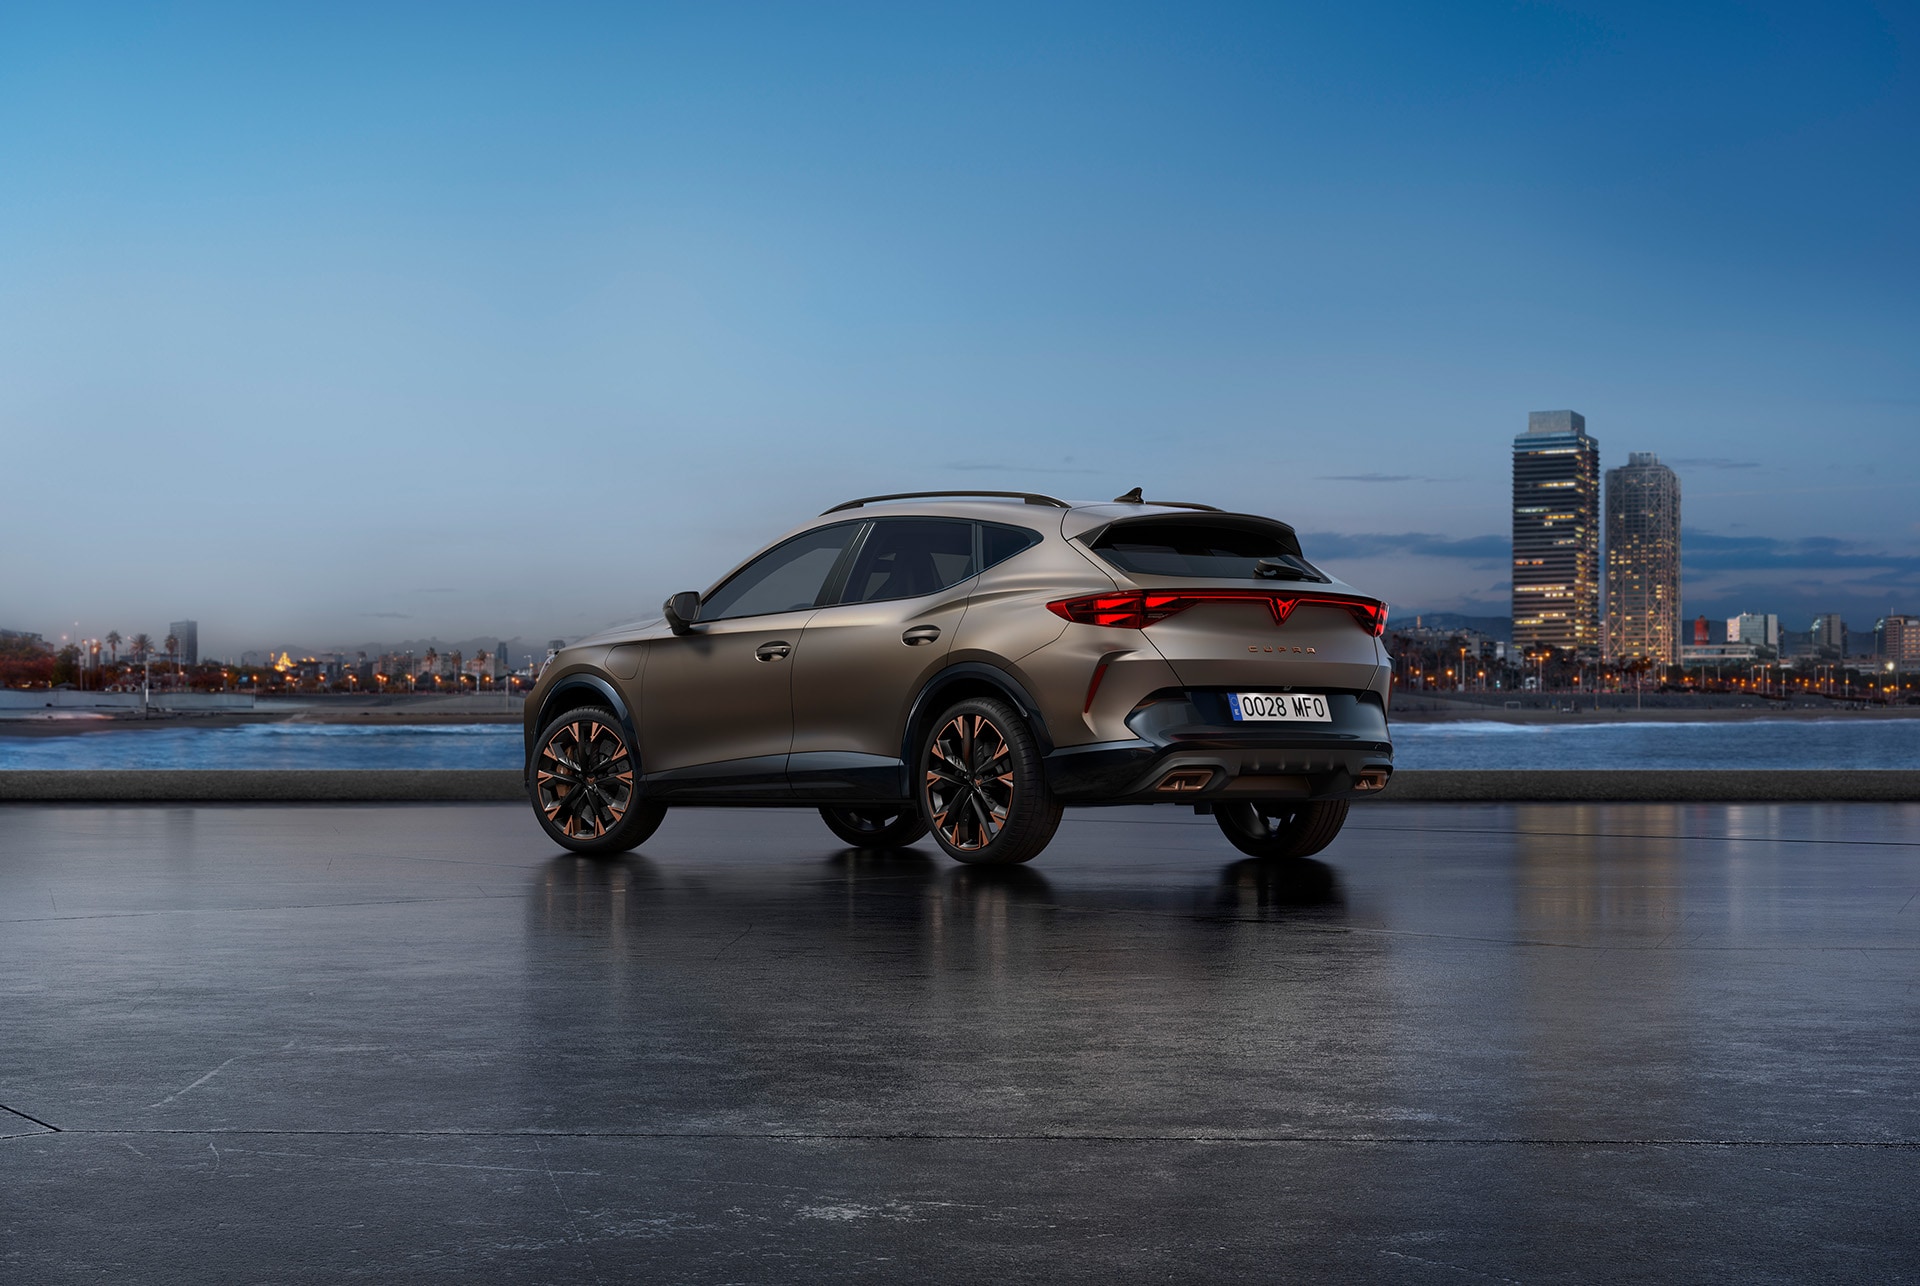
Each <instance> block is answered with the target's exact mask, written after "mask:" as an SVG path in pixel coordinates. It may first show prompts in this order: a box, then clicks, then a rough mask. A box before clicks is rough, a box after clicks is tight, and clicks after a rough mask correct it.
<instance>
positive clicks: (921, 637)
mask: <svg viewBox="0 0 1920 1286" xmlns="http://www.w3.org/2000/svg"><path fill="white" fill-rule="evenodd" d="M939 637H940V627H939V626H938V625H916V626H914V627H913V628H912V629H910V630H908V631H907V632H906V633H905V634H902V635H901V636H900V641H901V642H902V643H905V644H906V645H907V646H909V647H918V646H920V645H921V644H922V643H931V642H933V641H934V640H935V639H937V638H939Z"/></svg>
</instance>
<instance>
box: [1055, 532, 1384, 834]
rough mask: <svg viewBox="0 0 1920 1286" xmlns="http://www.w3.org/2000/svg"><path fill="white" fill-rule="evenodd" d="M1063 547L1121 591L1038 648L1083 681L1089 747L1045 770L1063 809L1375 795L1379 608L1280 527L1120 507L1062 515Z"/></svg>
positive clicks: (1058, 757)
mask: <svg viewBox="0 0 1920 1286" xmlns="http://www.w3.org/2000/svg"><path fill="white" fill-rule="evenodd" d="M1061 534H1062V536H1063V538H1064V539H1065V540H1066V541H1067V543H1068V544H1069V545H1070V546H1071V547H1072V548H1074V549H1075V550H1076V551H1077V552H1078V553H1080V554H1081V555H1082V556H1084V557H1085V558H1086V559H1087V560H1088V561H1089V562H1091V563H1092V564H1094V565H1095V566H1096V567H1098V568H1099V569H1100V571H1102V572H1104V573H1105V574H1106V576H1107V577H1108V578H1110V579H1111V580H1112V582H1113V585H1114V589H1113V592H1111V593H1106V592H1104V591H1103V592H1098V593H1090V594H1074V595H1070V596H1067V597H1063V598H1058V599H1054V600H1052V601H1050V602H1049V603H1048V604H1047V607H1048V610H1049V611H1050V612H1052V614H1053V615H1055V616H1057V617H1059V618H1060V619H1061V620H1062V621H1064V622H1065V623H1066V628H1065V630H1064V631H1063V632H1062V634H1061V635H1060V637H1059V638H1058V639H1057V640H1056V641H1055V642H1053V643H1052V644H1050V645H1049V646H1048V648H1047V649H1045V650H1046V651H1047V652H1049V653H1052V654H1053V664H1054V666H1056V667H1057V666H1059V665H1061V664H1062V663H1063V662H1065V661H1066V660H1067V658H1069V657H1071V658H1073V660H1074V662H1076V663H1078V664H1079V665H1081V666H1083V667H1084V668H1085V670H1086V672H1087V674H1088V683H1087V691H1086V695H1085V698H1084V702H1083V705H1084V708H1083V709H1082V710H1081V711H1080V712H1079V718H1078V720H1077V721H1075V727H1076V732H1078V731H1079V730H1081V729H1084V731H1085V734H1086V737H1085V739H1080V738H1079V737H1074V738H1072V740H1074V741H1077V742H1078V744H1061V745H1058V746H1057V748H1056V749H1055V750H1054V752H1053V754H1052V755H1051V756H1050V757H1049V761H1048V766H1049V778H1050V781H1051V784H1052V786H1053V789H1054V791H1055V793H1056V794H1057V795H1059V796H1060V797H1061V798H1062V799H1063V800H1064V801H1066V802H1070V803H1145V802H1181V803H1191V804H1200V805H1206V804H1210V803H1213V802H1217V801H1224V800H1234V799H1261V800H1281V799H1345V798H1351V797H1355V796H1365V795H1367V794H1369V793H1372V792H1374V791H1377V790H1379V789H1380V788H1382V787H1384V786H1385V785H1386V783H1387V779H1388V778H1389V777H1390V776H1391V774H1392V772H1393V747H1392V743H1391V740H1390V739H1389V736H1388V732H1387V698H1388V690H1389V689H1388V684H1389V680H1390V676H1391V666H1390V664H1389V662H1388V659H1387V655H1386V652H1385V649H1384V648H1383V647H1382V645H1381V642H1380V637H1381V635H1382V633H1384V631H1385V628H1386V605H1385V604H1384V603H1382V602H1381V601H1380V600H1378V599H1376V598H1372V597H1369V596H1367V595H1365V594H1362V593H1360V592H1359V591H1357V590H1355V589H1353V588H1352V587H1351V586H1348V585H1345V584H1342V583H1341V582H1339V581H1337V580H1335V579H1333V578H1332V577H1331V576H1328V575H1327V574H1326V573H1324V572H1323V571H1321V570H1320V569H1319V568H1318V567H1316V566H1314V565H1313V564H1312V563H1310V562H1308V561H1307V559H1306V557H1305V556H1304V554H1303V553H1302V551H1301V549H1300V545H1299V541H1298V539H1297V538H1296V536H1295V535H1294V532H1293V530H1292V529H1291V528H1290V527H1288V526H1287V525H1286V524H1284V523H1280V522H1276V521H1274V520H1272V519H1268V518H1260V517H1255V516H1251V515H1241V514H1224V513H1219V512H1215V511H1208V510H1203V509H1201V508H1199V507H1197V506H1195V507H1191V508H1185V507H1182V508H1169V507H1164V506H1158V505H1131V504H1115V505H1097V506H1087V507H1084V508H1077V509H1075V510H1073V511H1072V512H1071V513H1069V514H1068V515H1066V518H1065V522H1064V524H1063V529H1062V533H1061ZM1042 663H1043V661H1042V658H1040V657H1034V658H1030V659H1029V660H1027V661H1025V662H1023V664H1024V665H1027V666H1034V665H1037V664H1042ZM1060 722H1061V720H1058V719H1056V720H1055V721H1054V723H1055V726H1059V724H1060ZM1067 740H1069V739H1068V738H1060V737H1056V741H1057V742H1065V741H1067Z"/></svg>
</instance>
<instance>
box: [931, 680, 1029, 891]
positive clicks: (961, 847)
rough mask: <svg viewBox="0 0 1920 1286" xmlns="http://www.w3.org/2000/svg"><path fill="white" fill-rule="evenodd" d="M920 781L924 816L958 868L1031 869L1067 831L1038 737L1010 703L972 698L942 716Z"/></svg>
mask: <svg viewBox="0 0 1920 1286" xmlns="http://www.w3.org/2000/svg"><path fill="white" fill-rule="evenodd" d="M919 777H920V780H919V795H920V811H921V816H922V818H923V819H924V820H925V822H926V824H927V826H928V827H929V828H930V829H931V830H932V833H933V838H934V841H935V842H936V843H938V844H939V845H940V847H941V848H942V849H944V850H945V851H946V853H947V856H949V857H952V858H955V859H957V860H958V861H962V862H979V863H987V864H995V865H998V864H1002V863H1011V862H1024V861H1026V860H1028V859H1029V858H1031V857H1033V856H1034V855H1035V854H1036V853H1038V852H1039V851H1040V850H1041V849H1042V848H1044V847H1046V844H1047V841H1048V840H1049V839H1051V838H1052V837H1053V832H1054V830H1055V829H1056V828H1057V827H1058V826H1059V824H1060V805H1059V803H1058V801H1056V800H1055V799H1054V797H1053V793H1052V792H1051V791H1050V790H1048V788H1047V782H1046V778H1045V776H1044V774H1043V772H1042V770H1041V764H1040V753H1039V749H1038V747H1037V746H1036V745H1035V743H1034V739H1033V734H1032V732H1031V731H1030V730H1029V729H1028V728H1027V725H1026V723H1025V722H1024V721H1023V720H1022V719H1021V718H1020V715H1019V714H1018V713H1017V712H1016V711H1015V710H1014V709H1013V707H1011V706H1010V705H1008V704H1007V703H1006V702H1004V701H1000V700H996V699H993V698H990V697H970V698H968V699H966V700H964V701H961V702H959V703H957V704H956V705H954V706H952V707H951V708H949V709H948V710H946V711H945V712H944V713H942V714H941V715H940V716H939V717H938V719H937V720H935V721H934V723H933V725H932V728H931V730H930V731H929V732H927V733H926V734H924V736H923V739H922V741H921V753H920V764H919Z"/></svg>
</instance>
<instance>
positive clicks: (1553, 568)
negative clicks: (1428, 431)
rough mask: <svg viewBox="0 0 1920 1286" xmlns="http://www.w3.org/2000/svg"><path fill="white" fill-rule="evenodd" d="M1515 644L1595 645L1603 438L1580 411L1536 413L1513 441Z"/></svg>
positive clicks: (1592, 651)
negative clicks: (1598, 437) (1595, 437)
mask: <svg viewBox="0 0 1920 1286" xmlns="http://www.w3.org/2000/svg"><path fill="white" fill-rule="evenodd" d="M1513 642H1514V646H1515V647H1517V648H1519V649H1520V650H1521V652H1522V653H1527V652H1533V651H1537V650H1539V649H1541V648H1546V647H1556V648H1562V649H1565V650H1568V651H1572V652H1575V653H1578V654H1581V655H1586V656H1595V655H1598V653H1599V651H1600V444H1599V443H1598V442H1596V441H1594V440H1593V439H1592V438H1590V437H1588V436H1587V420H1586V417H1585V416H1583V415H1581V414H1580V413H1579V412H1577V411H1534V412H1532V413H1531V414H1529V415H1528V416H1527V431H1526V432H1525V433H1523V434H1521V435H1520V436H1519V437H1517V438H1515V439H1514V440H1513Z"/></svg>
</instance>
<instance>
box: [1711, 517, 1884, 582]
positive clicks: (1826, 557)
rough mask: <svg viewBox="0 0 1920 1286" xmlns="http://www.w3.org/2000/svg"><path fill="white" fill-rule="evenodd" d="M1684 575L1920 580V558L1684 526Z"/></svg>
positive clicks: (1818, 539)
mask: <svg viewBox="0 0 1920 1286" xmlns="http://www.w3.org/2000/svg"><path fill="white" fill-rule="evenodd" d="M1680 555H1681V559H1682V563H1683V568H1684V573H1685V574H1687V575H1692V574H1694V573H1697V572H1748V571H1794V570H1800V569H1810V570H1819V571H1843V570H1845V571H1871V572H1875V573H1878V575H1876V576H1875V577H1873V578H1871V579H1874V580H1885V579H1888V578H1889V577H1891V579H1892V580H1894V581H1896V582H1899V581H1904V580H1906V579H1907V578H1908V577H1912V576H1920V556H1917V555H1913V554H1893V553H1887V552H1886V551H1884V550H1876V549H1870V548H1868V547H1866V546H1864V545H1862V544H1860V542H1858V541H1854V540H1841V539H1838V538H1836V537H1833V536H1802V537H1799V538H1797V539H1792V540H1788V539H1783V538H1780V537H1777V536H1724V535H1721V534H1719V533H1717V532H1709V531H1699V530H1696V529H1694V528H1691V527H1689V528H1685V529H1683V530H1682V531H1681V533H1680Z"/></svg>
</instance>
